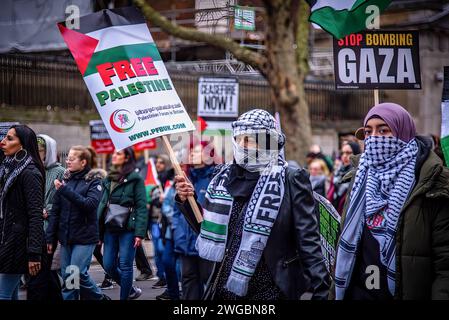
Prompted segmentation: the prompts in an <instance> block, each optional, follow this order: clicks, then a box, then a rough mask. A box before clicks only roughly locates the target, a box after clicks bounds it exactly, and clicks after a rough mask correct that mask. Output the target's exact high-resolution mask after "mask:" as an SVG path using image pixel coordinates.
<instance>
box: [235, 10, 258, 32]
mask: <svg viewBox="0 0 449 320" xmlns="http://www.w3.org/2000/svg"><path fill="white" fill-rule="evenodd" d="M234 28H235V29H237V30H239V29H240V30H250V31H253V30H256V12H255V11H254V9H252V8H249V7H240V6H236V7H235V14H234Z"/></svg>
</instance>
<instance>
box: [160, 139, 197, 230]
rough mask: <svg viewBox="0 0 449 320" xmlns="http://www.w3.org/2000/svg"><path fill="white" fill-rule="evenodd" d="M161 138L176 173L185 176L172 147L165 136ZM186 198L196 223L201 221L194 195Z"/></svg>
mask: <svg viewBox="0 0 449 320" xmlns="http://www.w3.org/2000/svg"><path fill="white" fill-rule="evenodd" d="M161 138H162V142H163V143H164V146H165V149H166V150H167V152H168V155H169V157H170V161H171V163H172V165H173V168H174V169H175V172H176V174H177V175H180V176H184V177H185V174H184V172H183V171H182V169H181V166H180V165H179V163H178V159H176V156H175V153H174V151H173V148H172V146H171V144H170V141H168V138H167V136H162V137H161ZM187 200H188V201H189V204H190V206H191V207H192V210H193V213H194V214H195V218H196V221H198V223H201V222H203V216H202V215H201V212H200V208H198V205H197V203H196V201H195V198H194V197H187Z"/></svg>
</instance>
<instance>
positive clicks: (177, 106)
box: [57, 7, 195, 149]
mask: <svg viewBox="0 0 449 320" xmlns="http://www.w3.org/2000/svg"><path fill="white" fill-rule="evenodd" d="M57 26H58V28H59V30H60V32H61V35H62V37H63V38H64V41H65V42H66V44H67V46H68V48H69V49H70V52H71V53H72V55H73V57H74V59H75V61H76V64H77V66H78V69H79V71H80V72H81V75H82V76H83V79H84V82H85V83H86V86H87V88H88V89H89V92H90V95H91V97H92V99H93V100H94V103H95V106H96V107H97V110H98V112H99V113H100V116H101V119H102V120H103V123H104V124H105V127H106V129H107V130H108V133H109V135H110V137H111V139H112V141H113V142H114V145H115V147H116V148H117V149H123V148H126V147H129V146H131V145H134V144H137V143H139V142H144V141H147V140H148V139H151V138H156V137H158V136H161V135H168V134H172V133H178V132H185V131H190V130H194V129H195V127H194V126H193V123H192V121H191V120H190V117H189V115H188V114H187V112H186V110H185V108H184V106H183V104H182V101H181V100H180V99H179V96H178V95H177V93H176V90H175V88H174V86H173V83H172V81H171V79H170V76H169V75H168V72H167V70H166V68H165V65H164V63H163V61H162V59H161V56H160V54H159V51H158V49H157V47H156V44H155V42H154V40H153V38H152V36H151V33H150V30H149V29H148V26H147V24H146V21H145V18H144V16H143V15H142V13H141V12H140V11H139V10H138V9H137V8H135V7H124V8H117V9H111V10H102V11H99V12H95V13H92V14H89V15H86V16H83V17H81V18H80V23H79V26H80V28H79V29H70V28H68V27H67V26H66V24H65V22H60V23H58V25H57Z"/></svg>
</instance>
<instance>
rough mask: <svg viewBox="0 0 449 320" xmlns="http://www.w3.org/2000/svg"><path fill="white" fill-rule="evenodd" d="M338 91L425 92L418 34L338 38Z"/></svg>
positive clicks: (384, 33) (380, 33)
mask: <svg viewBox="0 0 449 320" xmlns="http://www.w3.org/2000/svg"><path fill="white" fill-rule="evenodd" d="M334 73H335V87H336V89H421V73H420V65H419V34H418V31H379V30H376V31H365V32H360V33H354V34H351V35H349V36H346V37H344V38H342V39H340V40H337V39H335V38H334Z"/></svg>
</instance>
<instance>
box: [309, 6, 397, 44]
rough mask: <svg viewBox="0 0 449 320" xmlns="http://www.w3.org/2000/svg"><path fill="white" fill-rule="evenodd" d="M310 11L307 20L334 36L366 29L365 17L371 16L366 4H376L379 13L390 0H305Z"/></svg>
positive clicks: (340, 36)
mask: <svg viewBox="0 0 449 320" xmlns="http://www.w3.org/2000/svg"><path fill="white" fill-rule="evenodd" d="M306 1H307V2H308V3H309V5H310V7H311V13H310V17H309V21H311V22H313V23H315V24H317V25H319V26H320V27H321V28H323V29H324V30H325V31H327V32H328V33H330V34H332V35H333V36H334V37H335V38H337V39H341V38H343V37H344V36H347V35H348V34H351V33H354V32H359V31H362V30H365V29H366V19H367V18H368V17H370V16H371V14H372V13H371V10H368V13H367V12H366V11H367V7H368V6H372V5H374V6H377V7H378V8H379V13H380V12H382V11H383V10H385V9H386V8H387V7H388V5H389V4H390V2H391V0H306Z"/></svg>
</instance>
